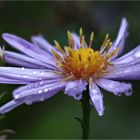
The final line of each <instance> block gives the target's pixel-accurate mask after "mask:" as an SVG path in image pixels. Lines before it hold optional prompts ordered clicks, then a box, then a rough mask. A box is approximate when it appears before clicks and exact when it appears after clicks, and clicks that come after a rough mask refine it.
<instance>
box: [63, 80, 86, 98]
mask: <svg viewBox="0 0 140 140" xmlns="http://www.w3.org/2000/svg"><path fill="white" fill-rule="evenodd" d="M86 85H87V82H86V81H84V80H76V81H70V82H67V83H66V88H65V94H67V95H69V96H72V97H74V98H75V99H77V100H80V99H81V98H82V92H83V90H86Z"/></svg>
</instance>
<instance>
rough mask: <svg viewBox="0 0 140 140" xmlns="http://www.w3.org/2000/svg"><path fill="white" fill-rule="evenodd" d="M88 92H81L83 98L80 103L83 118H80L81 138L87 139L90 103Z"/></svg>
mask: <svg viewBox="0 0 140 140" xmlns="http://www.w3.org/2000/svg"><path fill="white" fill-rule="evenodd" d="M89 99H90V97H89V94H88V93H87V92H86V91H85V92H84V93H83V98H82V100H81V103H82V112H83V120H82V138H83V139H88V138H89V133H90V112H91V105H90V102H89Z"/></svg>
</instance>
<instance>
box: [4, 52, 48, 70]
mask: <svg viewBox="0 0 140 140" xmlns="http://www.w3.org/2000/svg"><path fill="white" fill-rule="evenodd" d="M4 60H5V61H6V62H7V63H10V64H14V65H16V66H22V67H27V68H46V66H47V65H46V64H45V63H44V62H42V61H39V60H37V59H34V58H31V57H28V56H26V55H23V54H19V53H15V52H10V51H5V53H4Z"/></svg>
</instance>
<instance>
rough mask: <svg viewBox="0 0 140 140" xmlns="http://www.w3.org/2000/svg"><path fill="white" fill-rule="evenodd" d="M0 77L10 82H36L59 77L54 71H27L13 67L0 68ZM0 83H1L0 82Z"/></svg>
mask: <svg viewBox="0 0 140 140" xmlns="http://www.w3.org/2000/svg"><path fill="white" fill-rule="evenodd" d="M0 76H2V77H5V78H9V79H12V80H25V81H30V82H31V81H32V82H33V81H38V80H43V79H57V78H60V77H61V76H60V75H58V74H55V73H54V71H49V70H45V69H27V68H15V67H0ZM0 83H1V81H0Z"/></svg>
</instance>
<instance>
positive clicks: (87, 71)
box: [61, 48, 108, 79]
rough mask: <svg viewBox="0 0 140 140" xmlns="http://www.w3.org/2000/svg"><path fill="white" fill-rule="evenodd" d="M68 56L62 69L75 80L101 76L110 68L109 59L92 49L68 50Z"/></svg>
mask: <svg viewBox="0 0 140 140" xmlns="http://www.w3.org/2000/svg"><path fill="white" fill-rule="evenodd" d="M66 50H67V53H68V55H67V56H66V57H65V59H64V61H63V63H62V64H63V65H62V66H61V68H62V69H63V70H64V71H65V72H66V73H67V74H71V75H73V76H74V77H75V78H82V79H89V78H90V77H93V78H97V77H99V76H101V75H102V74H103V73H104V72H105V71H106V68H107V66H108V59H107V58H106V57H104V56H101V54H100V52H99V51H94V50H93V49H92V48H79V49H78V50H76V51H75V50H74V49H73V48H66Z"/></svg>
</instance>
